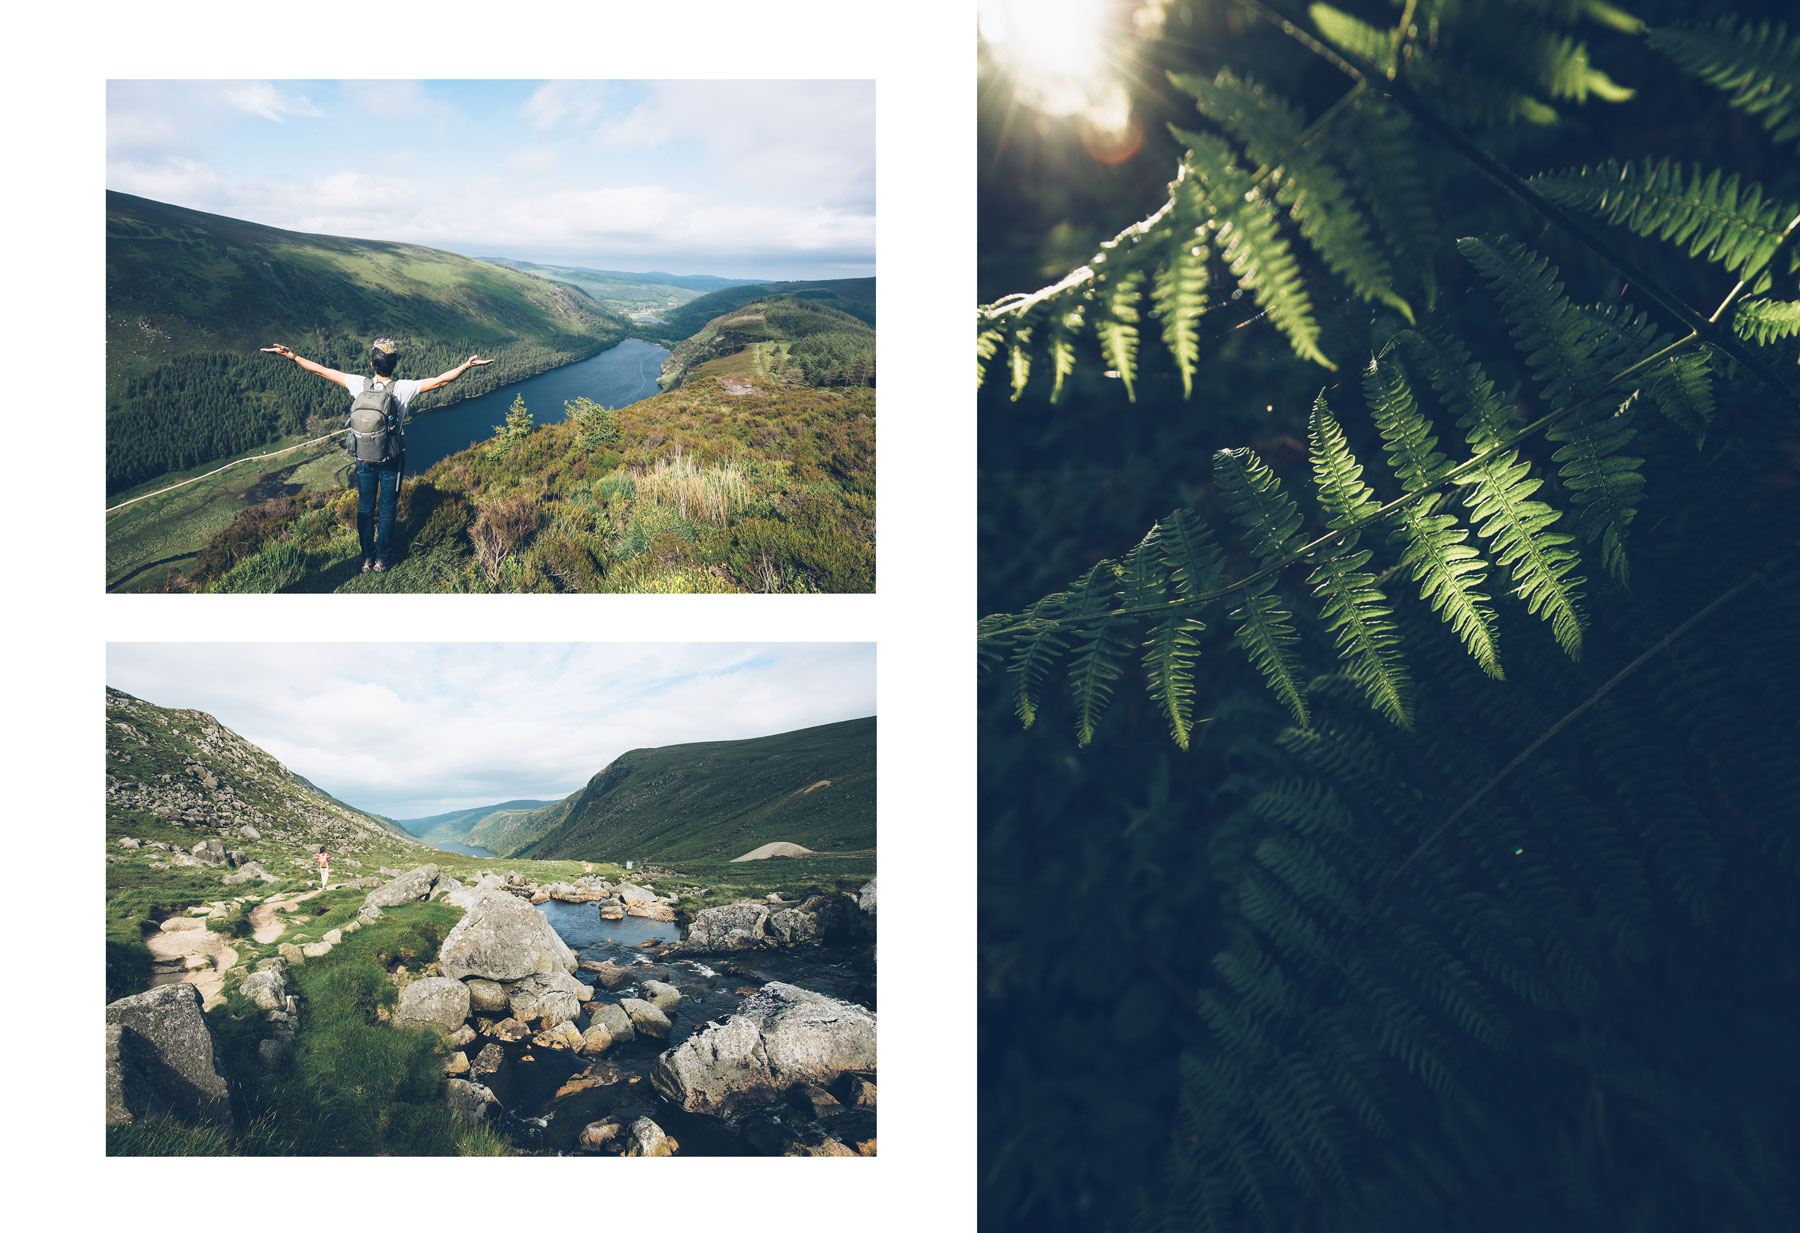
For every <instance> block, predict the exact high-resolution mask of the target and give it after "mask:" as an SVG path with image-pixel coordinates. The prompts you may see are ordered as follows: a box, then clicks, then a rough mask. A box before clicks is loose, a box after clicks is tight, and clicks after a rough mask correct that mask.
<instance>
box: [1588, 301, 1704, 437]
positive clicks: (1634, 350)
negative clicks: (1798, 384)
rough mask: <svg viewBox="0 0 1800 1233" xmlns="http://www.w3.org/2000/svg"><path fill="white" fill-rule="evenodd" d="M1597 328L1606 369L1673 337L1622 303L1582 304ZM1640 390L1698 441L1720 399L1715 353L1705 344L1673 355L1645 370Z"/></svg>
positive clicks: (1619, 367) (1661, 345) (1615, 367)
mask: <svg viewBox="0 0 1800 1233" xmlns="http://www.w3.org/2000/svg"><path fill="white" fill-rule="evenodd" d="M1583 312H1584V313H1585V314H1586V316H1587V318H1588V320H1589V321H1590V322H1591V323H1592V324H1593V326H1594V328H1595V329H1596V330H1597V331H1599V335H1600V340H1599V341H1600V346H1599V350H1598V352H1597V356H1598V358H1599V360H1600V362H1601V363H1602V364H1603V365H1604V366H1605V367H1606V368H1608V369H1611V370H1613V371H1615V372H1623V371H1624V370H1625V369H1627V368H1630V367H1631V366H1632V365H1634V364H1635V363H1637V361H1638V360H1639V359H1641V358H1642V357H1644V356H1647V355H1654V354H1655V353H1657V352H1659V351H1661V350H1663V349H1664V348H1665V347H1666V346H1667V345H1668V343H1669V342H1670V338H1669V336H1668V335H1667V334H1665V333H1663V331H1661V330H1659V329H1657V328H1656V326H1655V325H1654V324H1653V323H1652V322H1651V321H1650V319H1649V317H1648V316H1645V315H1644V314H1641V313H1638V314H1634V313H1633V312H1631V310H1630V309H1628V308H1625V307H1624V306H1622V305H1620V304H1616V303H1615V304H1606V305H1596V306H1594V307H1592V308H1588V309H1584V310H1583ZM1639 380H1640V381H1641V383H1642V384H1641V385H1640V387H1639V389H1640V393H1642V394H1643V395H1644V396H1645V397H1647V398H1649V399H1650V401H1651V402H1652V403H1654V404H1655V405H1656V408H1657V409H1658V410H1659V411H1661V412H1662V413H1663V414H1664V415H1665V416H1667V417H1668V418H1669V420H1670V421H1671V422H1673V423H1674V424H1675V426H1676V427H1677V428H1680V429H1681V430H1682V431H1683V432H1686V433H1689V434H1691V435H1692V436H1693V438H1694V442H1695V444H1696V446H1699V445H1704V444H1705V442H1706V430H1707V428H1709V427H1710V426H1711V425H1712V420H1713V414H1714V412H1715V411H1716V410H1717V408H1718V402H1717V400H1716V399H1715V397H1714V396H1713V382H1712V356H1711V354H1710V352H1708V351H1706V350H1705V349H1704V348H1703V349H1701V350H1698V351H1691V352H1687V353H1681V354H1675V355H1671V356H1669V357H1668V358H1666V359H1664V360H1662V361H1660V362H1659V363H1657V364H1656V365H1655V366H1654V367H1652V368H1650V369H1649V370H1648V371H1647V372H1645V373H1644V374H1643V375H1642V376H1641V377H1640V378H1639Z"/></svg>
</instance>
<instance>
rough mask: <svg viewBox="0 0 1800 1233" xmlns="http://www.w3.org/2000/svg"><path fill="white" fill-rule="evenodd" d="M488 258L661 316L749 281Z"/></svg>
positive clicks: (617, 305) (628, 309) (610, 304)
mask: <svg viewBox="0 0 1800 1233" xmlns="http://www.w3.org/2000/svg"><path fill="white" fill-rule="evenodd" d="M488 260H489V261H491V262H493V264H495V265H498V266H504V267H505V268H506V269H509V270H519V271H521V272H522V273H526V274H535V275H537V276H538V277H540V278H552V279H555V280H556V281H557V282H559V283H568V284H569V285H570V286H572V287H579V288H581V290H583V291H585V292H587V293H588V295H590V296H592V297H593V298H594V300H595V302H596V303H599V304H602V305H604V306H606V307H607V308H610V309H612V310H614V311H615V312H621V313H655V314H657V315H659V316H661V315H662V314H665V313H668V312H672V311H673V310H675V309H677V308H679V307H680V306H681V305H683V304H685V303H687V302H688V301H689V300H692V299H696V298H698V297H699V296H702V295H705V294H707V293H708V292H710V291H718V290H722V289H724V288H726V287H738V286H744V285H746V284H748V283H750V282H751V281H752V280H750V279H744V278H720V277H718V276H717V275H713V274H663V273H660V272H655V271H652V272H650V273H647V274H634V273H631V272H629V271H626V270H590V269H586V268H585V267H582V266H567V265H538V264H536V263H535V262H531V261H513V260H511V259H509V258H506V257H490V258H488Z"/></svg>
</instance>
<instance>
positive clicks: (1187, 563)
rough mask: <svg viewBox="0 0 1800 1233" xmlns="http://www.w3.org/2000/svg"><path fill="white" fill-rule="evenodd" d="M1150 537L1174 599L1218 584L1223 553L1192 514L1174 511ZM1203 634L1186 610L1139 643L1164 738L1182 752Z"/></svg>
mask: <svg viewBox="0 0 1800 1233" xmlns="http://www.w3.org/2000/svg"><path fill="white" fill-rule="evenodd" d="M1151 536H1153V537H1154V538H1155V542H1156V549H1157V552H1158V553H1159V554H1160V556H1161V558H1162V563H1163V567H1164V568H1165V569H1166V570H1167V571H1168V575H1169V580H1170V581H1171V582H1173V583H1174V584H1175V593H1176V595H1177V597H1179V598H1181V599H1184V600H1191V599H1193V598H1194V597H1195V596H1197V595H1200V594H1203V593H1204V592H1206V591H1209V590H1211V589H1212V588H1213V587H1215V586H1217V585H1218V581H1219V576H1220V573H1221V572H1222V570H1223V566H1224V554H1223V553H1221V552H1220V551H1219V547H1218V545H1217V544H1215V543H1214V542H1213V539H1212V533H1211V532H1210V531H1208V530H1207V527H1206V524H1205V523H1204V522H1202V521H1200V519H1199V518H1198V517H1196V516H1195V514H1194V512H1193V511H1192V510H1185V509H1178V510H1176V511H1175V512H1174V513H1173V514H1170V515H1169V517H1168V518H1166V519H1164V520H1163V522H1162V523H1161V524H1159V525H1158V526H1157V527H1155V528H1154V529H1152V531H1151ZM1149 542H1150V537H1146V539H1145V543H1149ZM1133 606H1134V607H1135V606H1137V605H1136V603H1134V604H1133ZM1205 631H1206V625H1205V624H1204V623H1203V622H1202V621H1201V620H1200V619H1199V618H1198V616H1197V615H1195V613H1194V610H1193V609H1191V608H1189V609H1186V610H1184V611H1181V612H1176V613H1172V614H1170V615H1169V616H1167V617H1165V618H1163V619H1162V620H1161V621H1160V622H1159V623H1158V624H1157V625H1156V627H1155V628H1154V629H1153V630H1152V631H1151V634H1150V638H1149V640H1148V641H1147V642H1146V643H1145V644H1144V670H1145V672H1146V673H1147V674H1148V676H1149V680H1150V696H1151V698H1152V699H1153V700H1154V701H1155V702H1156V705H1157V707H1158V709H1159V710H1161V711H1162V713H1163V716H1164V718H1166V719H1167V720H1168V721H1169V734H1170V735H1171V736H1172V737H1174V739H1175V743H1176V744H1177V745H1178V746H1180V747H1181V748H1182V749H1186V748H1187V747H1188V737H1189V733H1190V732H1191V731H1192V729H1193V710H1194V679H1193V663H1194V659H1195V658H1196V656H1197V655H1198V654H1199V638H1200V635H1201V634H1202V633H1204V632H1205Z"/></svg>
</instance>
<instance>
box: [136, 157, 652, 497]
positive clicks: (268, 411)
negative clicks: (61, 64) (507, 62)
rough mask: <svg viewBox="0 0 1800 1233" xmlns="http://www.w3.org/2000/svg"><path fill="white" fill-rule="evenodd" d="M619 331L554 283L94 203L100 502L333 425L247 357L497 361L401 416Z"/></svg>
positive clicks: (269, 360)
mask: <svg viewBox="0 0 1800 1233" xmlns="http://www.w3.org/2000/svg"><path fill="white" fill-rule="evenodd" d="M628 329H629V323H628V322H627V321H626V320H625V319H624V318H623V317H622V316H620V315H619V314H617V313H614V312H611V311H609V310H607V309H605V308H602V307H601V306H600V305H599V304H597V303H595V302H594V301H593V300H592V299H590V298H589V297H588V296H587V295H586V294H585V293H583V292H581V291H580V290H578V289H576V288H573V287H571V286H569V285H568V284H566V283H561V282H553V281H551V280H549V279H544V278H537V277H533V276H532V275H529V274H524V273H520V272H518V271H514V270H505V269H501V268H499V267H498V266H495V265H491V264H489V263H487V262H483V261H475V260H472V259H470V258H467V257H460V256H457V255H456V254H454V253H446V252H440V251H438V250H436V249H429V248H421V247H419V246H417V245H412V244H391V243H384V242H380V241H373V240H355V239H347V238H344V237H340V236H323V235H306V234H302V233H300V232H293V231H282V230H279V229H277V228H274V227H263V226H260V225H258V224H255V223H250V222H245V221H243V220H240V219H233V218H226V217H224V216H222V215H217V214H206V213H202V212H200V211H197V210H187V209H183V208H181V207H179V206H172V205H166V204H163V203H161V202H156V201H150V200H147V199H145V198H142V197H133V196H129V195H127V194H123V193H113V192H109V193H107V195H106V398H107V412H106V483H107V492H108V493H109V494H117V495H121V496H123V495H126V494H127V492H128V491H129V490H131V489H132V487H133V486H134V485H141V484H144V483H145V481H150V480H153V479H155V478H157V477H160V476H163V475H164V474H165V473H168V472H171V471H178V470H181V469H183V468H192V467H196V466H199V465H200V464H203V463H206V462H209V461H213V460H218V459H225V458H229V457H231V456H233V455H235V454H239V453H244V452H250V451H252V449H253V447H257V446H261V445H264V444H265V443H275V442H282V441H285V440H291V439H298V438H299V436H300V435H301V434H306V433H308V432H311V433H313V434H316V433H317V432H321V431H324V430H325V429H326V428H327V427H336V426H337V425H338V424H339V423H341V422H342V419H343V413H344V402H343V398H342V391H341V390H338V389H336V387H334V386H332V385H330V384H329V383H327V382H324V381H321V380H319V379H318V378H317V377H315V376H311V375H309V374H307V373H305V372H303V371H302V370H301V369H300V368H299V367H298V366H297V365H294V364H292V363H289V362H286V361H283V360H279V359H277V358H275V357H273V356H269V355H264V354H261V353H260V352H259V351H258V348H259V347H262V346H265V345H267V344H269V343H271V342H284V343H286V344H288V345H289V346H292V347H293V348H294V349H295V350H297V351H299V352H300V353H301V354H303V355H305V356H307V357H308V358H310V359H314V360H317V361H319V362H320V363H323V364H326V365H328V366H330V367H333V368H338V369H341V370H343V371H345V372H363V371H366V370H367V359H368V345H369V340H370V339H371V338H374V337H375V336H377V335H381V334H386V335H389V336H391V337H393V338H394V339H396V340H397V341H398V342H399V343H400V346H401V371H402V375H425V376H429V375H432V374H435V373H438V372H442V371H444V370H445V369H448V368H451V367H453V366H454V365H456V364H458V363H460V362H461V361H462V360H463V359H465V358H467V357H468V356H469V355H470V354H471V353H473V352H477V351H479V352H484V353H492V354H493V355H494V356H495V357H496V360H497V362H496V363H495V364H493V365H492V366H490V367H487V368H482V369H479V370H476V371H475V372H472V373H471V374H469V375H468V376H467V377H465V378H464V379H463V380H461V381H458V382H457V383H456V384H455V385H454V386H452V387H449V388H448V389H446V390H445V391H444V392H443V393H440V394H432V395H426V396H424V398H422V399H421V401H420V403H419V404H417V405H416V406H415V408H414V410H415V411H418V410H426V409H428V408H429V406H430V405H431V404H430V402H429V401H428V400H430V399H439V400H443V401H450V400H452V399H455V398H467V397H473V396H475V395H478V394H482V393H486V392H487V391H489V390H493V389H497V388H499V387H500V386H503V385H507V384H510V383H512V382H515V381H519V380H522V379H523V378H525V377H528V376H531V375H533V374H535V373H539V372H542V371H544V370H545V369H547V368H553V367H555V366H557V365H559V364H566V363H569V362H571V361H573V360H578V359H582V358H585V357H587V356H590V355H593V354H594V353H596V352H598V351H600V350H602V349H603V348H605V347H608V346H611V345H612V344H613V343H616V342H618V341H619V340H620V339H621V338H623V337H625V335H626V333H627V331H628Z"/></svg>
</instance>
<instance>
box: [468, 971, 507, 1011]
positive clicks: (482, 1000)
mask: <svg viewBox="0 0 1800 1233" xmlns="http://www.w3.org/2000/svg"><path fill="white" fill-rule="evenodd" d="M463 984H464V985H465V986H466V987H467V988H468V990H469V1006H470V1007H471V1009H473V1010H474V1011H476V1012H477V1013H479V1014H484V1015H503V1014H505V1013H506V1012H507V1010H508V1009H509V1007H510V1005H511V1002H510V1000H509V999H508V998H507V996H506V986H504V985H502V984H499V983H497V982H495V981H491V980H482V979H481V978H480V977H476V978H474V979H472V980H466V981H464V982H463Z"/></svg>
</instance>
